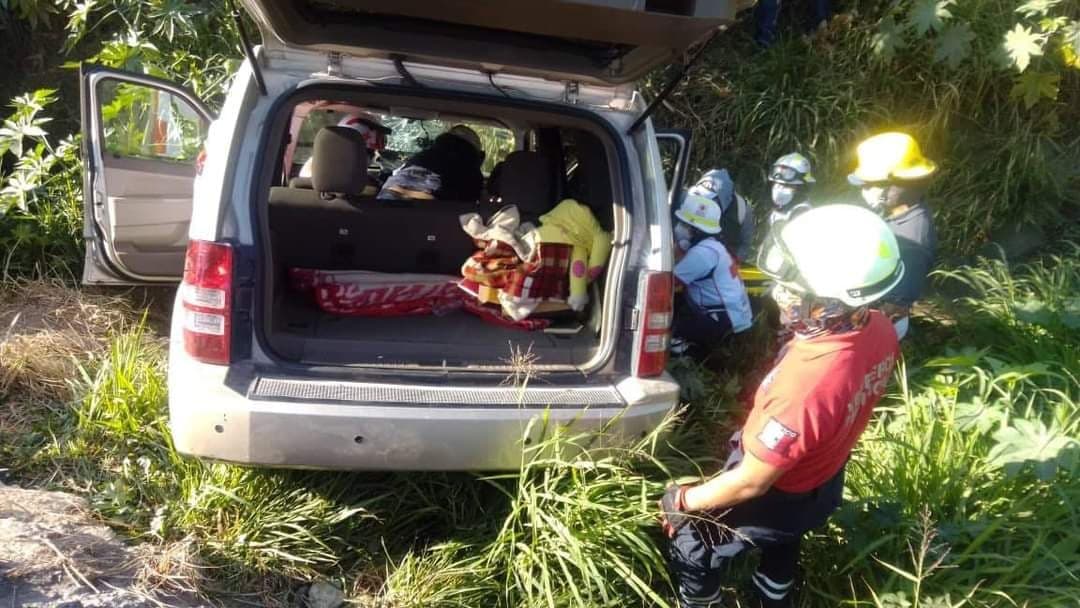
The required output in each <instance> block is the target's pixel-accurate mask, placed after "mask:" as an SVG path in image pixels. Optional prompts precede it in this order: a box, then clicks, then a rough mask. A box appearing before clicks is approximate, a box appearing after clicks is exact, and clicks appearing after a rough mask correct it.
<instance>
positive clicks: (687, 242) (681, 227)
mask: <svg viewBox="0 0 1080 608" xmlns="http://www.w3.org/2000/svg"><path fill="white" fill-rule="evenodd" d="M672 233H674V235H675V242H676V243H678V245H679V249H682V250H683V251H690V247H691V246H692V245H693V244H694V243H693V239H694V231H693V230H691V229H690V226H687V225H686V224H684V223H682V222H679V223H678V224H675V228H674V229H673V230H672Z"/></svg>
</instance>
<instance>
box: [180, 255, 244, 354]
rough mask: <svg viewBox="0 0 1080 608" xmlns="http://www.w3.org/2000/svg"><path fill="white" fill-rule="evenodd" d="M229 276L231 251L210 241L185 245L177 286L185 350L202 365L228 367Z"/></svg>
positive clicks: (229, 326)
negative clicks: (181, 306)
mask: <svg viewBox="0 0 1080 608" xmlns="http://www.w3.org/2000/svg"><path fill="white" fill-rule="evenodd" d="M232 274H233V254H232V247H230V246H228V245H226V244H224V243H213V242H210V241H195V240H192V241H190V242H189V243H188V248H187V257H186V258H185V260H184V282H183V283H181V284H180V298H181V300H180V301H181V302H182V303H183V309H184V349H185V350H186V351H187V353H188V354H189V355H191V356H192V357H194V358H195V359H198V360H199V361H203V362H204V363H217V364H220V365H227V364H228V363H229V349H230V344H231V342H232V340H231V332H230V330H231V315H230V312H231V311H232V278H233V277H232Z"/></svg>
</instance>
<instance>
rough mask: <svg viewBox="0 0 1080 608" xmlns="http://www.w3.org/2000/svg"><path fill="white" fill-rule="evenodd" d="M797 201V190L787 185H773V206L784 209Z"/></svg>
mask: <svg viewBox="0 0 1080 608" xmlns="http://www.w3.org/2000/svg"><path fill="white" fill-rule="evenodd" d="M793 200H795V188H792V187H791V186H788V185H786V184H773V186H772V201H773V205H775V206H777V207H779V208H780V209H783V208H784V207H787V206H788V205H790V204H791V201H793Z"/></svg>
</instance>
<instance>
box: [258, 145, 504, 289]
mask: <svg viewBox="0 0 1080 608" xmlns="http://www.w3.org/2000/svg"><path fill="white" fill-rule="evenodd" d="M313 153H314V161H313V162H312V178H311V179H312V186H313V188H312V189H311V190H308V189H305V188H284V187H275V188H271V189H270V205H269V207H270V230H271V242H272V246H273V251H274V256H275V262H276V263H277V264H279V265H280V266H282V267H284V268H314V269H322V270H373V271H378V272H395V273H396V272H419V273H431V274H448V275H458V274H459V273H460V270H461V265H462V264H463V263H464V262H465V260H466V259H467V258H468V257H469V255H471V254H472V252H473V251H474V249H475V247H474V245H473V242H472V239H471V238H470V237H469V236H468V235H466V234H465V233H464V232H463V231H462V230H461V223H460V221H459V219H458V218H459V216H460V215H462V214H464V213H470V212H478V211H481V209H480V208H479V207H478V206H477V203H476V202H475V201H466V202H457V201H376V200H375V199H371V198H362V197H359V196H357V195H356V194H354V193H358V192H362V191H363V189H364V186H365V185H366V183H367V175H366V174H365V173H364V172H361V171H356V170H354V168H355V167H363V166H366V165H367V148H366V146H365V145H364V141H363V138H362V137H361V136H360V134H359V133H357V132H356V131H354V130H352V129H348V128H345V127H327V128H325V129H322V130H320V131H319V133H318V134H317V135H316V137H315V148H314V150H313ZM327 159H332V160H331V161H329V162H327ZM484 215H487V213H484Z"/></svg>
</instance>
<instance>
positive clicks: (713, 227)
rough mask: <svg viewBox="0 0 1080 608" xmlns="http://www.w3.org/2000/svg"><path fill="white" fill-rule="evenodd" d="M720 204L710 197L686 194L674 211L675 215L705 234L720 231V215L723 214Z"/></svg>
mask: <svg viewBox="0 0 1080 608" xmlns="http://www.w3.org/2000/svg"><path fill="white" fill-rule="evenodd" d="M723 213H724V212H723V210H722V209H720V204H719V203H717V202H716V201H714V200H713V199H711V198H705V197H704V196H699V195H697V194H687V195H686V196H685V197H683V202H682V204H681V205H679V210H678V211H676V212H675V217H677V218H679V219H680V220H682V221H684V222H686V223H687V224H690V225H691V226H693V227H694V228H697V229H698V230H700V231H702V232H704V233H705V234H719V233H720V216H721V215H723Z"/></svg>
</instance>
